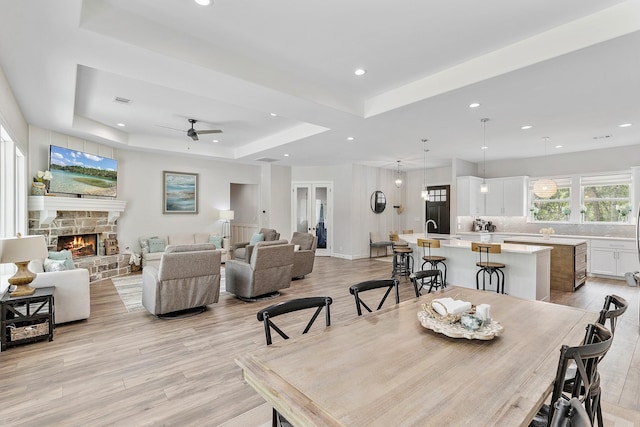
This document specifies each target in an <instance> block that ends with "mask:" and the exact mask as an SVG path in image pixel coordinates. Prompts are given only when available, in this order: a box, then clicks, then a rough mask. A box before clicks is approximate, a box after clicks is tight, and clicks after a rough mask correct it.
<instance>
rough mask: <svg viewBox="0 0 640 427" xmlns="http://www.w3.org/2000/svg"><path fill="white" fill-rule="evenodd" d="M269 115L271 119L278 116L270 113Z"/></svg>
mask: <svg viewBox="0 0 640 427" xmlns="http://www.w3.org/2000/svg"><path fill="white" fill-rule="evenodd" d="M269 115H270V116H271V117H276V116H277V115H278V114H276V113H269Z"/></svg>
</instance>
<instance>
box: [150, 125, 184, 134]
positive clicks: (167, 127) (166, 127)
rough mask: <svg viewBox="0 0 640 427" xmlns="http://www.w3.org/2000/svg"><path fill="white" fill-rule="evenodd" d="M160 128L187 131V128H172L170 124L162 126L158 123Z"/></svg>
mask: <svg viewBox="0 0 640 427" xmlns="http://www.w3.org/2000/svg"><path fill="white" fill-rule="evenodd" d="M156 126H158V127H159V128H165V129H171V130H177V131H178V132H186V131H187V130H186V129H176V128H170V127H169V126H162V125H156Z"/></svg>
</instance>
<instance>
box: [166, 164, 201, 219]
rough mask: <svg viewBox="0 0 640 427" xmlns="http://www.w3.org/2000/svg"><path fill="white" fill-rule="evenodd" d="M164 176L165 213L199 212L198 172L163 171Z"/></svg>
mask: <svg viewBox="0 0 640 427" xmlns="http://www.w3.org/2000/svg"><path fill="white" fill-rule="evenodd" d="M162 174H163V176H164V187H163V189H164V191H163V194H164V197H163V202H164V203H163V212H162V213H165V214H171V213H183V214H197V213H198V174H197V173H182V172H168V171H163V172H162Z"/></svg>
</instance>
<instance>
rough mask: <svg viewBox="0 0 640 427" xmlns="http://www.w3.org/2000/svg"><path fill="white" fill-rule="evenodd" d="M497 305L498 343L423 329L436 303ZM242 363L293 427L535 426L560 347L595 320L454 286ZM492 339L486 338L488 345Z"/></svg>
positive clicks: (338, 323) (339, 322) (336, 323)
mask: <svg viewBox="0 0 640 427" xmlns="http://www.w3.org/2000/svg"><path fill="white" fill-rule="evenodd" d="M445 297H451V298H453V299H456V300H462V301H468V302H471V303H472V304H473V305H474V306H476V305H479V304H489V305H490V315H491V318H492V320H493V321H494V322H496V323H499V325H500V326H502V331H501V333H500V334H499V335H497V336H495V337H493V338H492V339H469V338H452V337H449V336H447V335H444V334H442V333H439V332H435V331H434V330H432V329H428V328H426V327H424V326H423V325H422V323H421V322H420V320H419V316H418V313H419V312H421V311H424V309H423V307H424V305H425V304H430V302H431V301H432V300H433V299H435V298H445ZM353 313H354V317H353V318H349V319H338V318H335V316H333V317H332V321H333V323H332V325H331V326H329V327H326V328H324V329H322V328H318V329H315V330H312V331H311V332H310V333H308V334H306V335H299V336H296V337H292V338H291V339H289V340H286V341H285V340H282V341H280V342H277V343H274V344H273V345H270V346H265V347H264V348H261V349H258V350H254V351H251V352H248V353H245V354H242V355H240V356H238V357H237V358H236V360H235V361H236V363H237V365H239V366H240V368H241V369H242V375H243V378H244V380H245V381H246V382H247V383H248V384H249V385H251V386H252V387H253V388H254V389H255V390H256V391H257V392H258V393H259V394H260V395H262V397H264V399H265V400H266V401H267V402H269V403H270V404H271V405H272V406H273V407H274V408H275V409H276V410H277V411H278V412H279V413H280V414H282V415H283V416H284V417H285V418H286V419H287V420H288V421H289V422H291V424H293V425H294V426H391V425H393V426H449V425H450V426H474V427H478V426H509V427H513V426H527V425H528V424H529V422H530V421H531V420H532V419H533V417H534V416H535V414H536V412H537V411H538V409H539V408H540V407H541V406H542V405H543V403H544V402H545V400H546V399H548V397H549V395H550V393H551V391H552V389H553V382H554V378H555V375H556V369H557V365H558V359H559V356H560V347H561V346H562V345H563V344H568V345H577V344H579V343H580V341H581V340H582V338H583V337H584V333H585V328H586V325H587V324H588V323H590V322H595V320H596V319H597V314H596V313H593V312H589V311H586V310H582V309H579V308H574V307H568V306H563V305H558V304H553V303H548V302H542V301H532V300H525V299H520V298H516V297H513V296H510V295H504V294H497V293H495V292H486V291H478V290H475V289H467V288H461V287H455V286H450V287H447V288H445V289H443V290H439V291H436V292H432V293H429V294H426V295H424V296H421V297H418V298H412V299H410V300H406V301H403V302H401V303H400V304H396V305H391V306H389V307H388V308H384V309H382V310H379V311H376V312H373V313H367V314H365V315H363V316H360V317H357V316H355V313H356V310H355V307H354V310H353ZM485 338H486V337H485Z"/></svg>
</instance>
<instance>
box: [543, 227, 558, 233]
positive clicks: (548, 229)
mask: <svg viewBox="0 0 640 427" xmlns="http://www.w3.org/2000/svg"><path fill="white" fill-rule="evenodd" d="M555 232H556V230H554V229H553V228H552V227H549V228H541V229H540V234H553V233H555Z"/></svg>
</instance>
